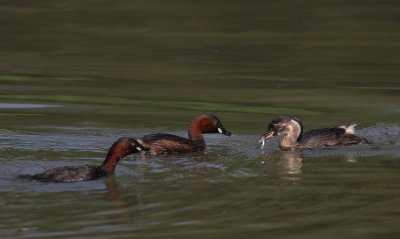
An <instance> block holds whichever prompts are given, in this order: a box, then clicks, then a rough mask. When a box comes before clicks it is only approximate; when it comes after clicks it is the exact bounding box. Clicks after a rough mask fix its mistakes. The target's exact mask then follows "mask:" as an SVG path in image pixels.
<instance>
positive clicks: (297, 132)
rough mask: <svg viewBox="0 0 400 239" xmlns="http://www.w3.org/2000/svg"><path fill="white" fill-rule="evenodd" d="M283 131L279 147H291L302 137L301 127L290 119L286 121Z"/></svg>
mask: <svg viewBox="0 0 400 239" xmlns="http://www.w3.org/2000/svg"><path fill="white" fill-rule="evenodd" d="M283 133H284V136H283V137H282V138H281V143H280V147H281V148H282V149H293V148H295V147H296V146H297V143H298V141H299V140H300V139H301V137H302V133H303V127H302V125H300V123H299V122H297V121H296V120H293V119H292V120H290V121H289V122H288V123H287V125H286V129H285V131H284V132H283Z"/></svg>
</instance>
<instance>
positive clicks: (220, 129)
mask: <svg viewBox="0 0 400 239" xmlns="http://www.w3.org/2000/svg"><path fill="white" fill-rule="evenodd" d="M218 132H219V133H220V134H224V135H226V136H231V135H232V133H231V132H229V131H228V130H226V129H225V128H224V127H218Z"/></svg>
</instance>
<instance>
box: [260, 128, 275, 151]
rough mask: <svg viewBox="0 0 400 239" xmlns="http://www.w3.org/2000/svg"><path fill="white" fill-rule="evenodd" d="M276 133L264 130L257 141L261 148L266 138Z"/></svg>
mask: <svg viewBox="0 0 400 239" xmlns="http://www.w3.org/2000/svg"><path fill="white" fill-rule="evenodd" d="M277 134H278V133H277V132H276V131H267V132H265V133H264V134H263V135H262V136H261V137H260V139H259V140H258V142H259V143H260V144H261V148H264V145H265V142H267V140H269V139H271V138H273V137H275V136H276V135H277Z"/></svg>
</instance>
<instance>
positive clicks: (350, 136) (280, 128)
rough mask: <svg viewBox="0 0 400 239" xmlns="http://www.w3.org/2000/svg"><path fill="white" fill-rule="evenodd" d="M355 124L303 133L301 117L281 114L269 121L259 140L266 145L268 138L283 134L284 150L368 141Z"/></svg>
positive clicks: (281, 144)
mask: <svg viewBox="0 0 400 239" xmlns="http://www.w3.org/2000/svg"><path fill="white" fill-rule="evenodd" d="M355 126H356V124H353V125H350V126H340V127H337V128H322V129H314V130H310V131H307V132H305V133H303V123H302V122H301V121H300V119H299V118H297V117H294V116H279V117H277V118H275V119H273V120H272V121H271V123H269V125H268V131H267V132H266V133H264V135H263V136H261V138H260V141H259V142H260V143H262V147H264V144H265V142H266V140H268V139H271V138H273V137H275V136H277V135H281V134H282V135H283V137H282V138H281V141H280V148H281V149H283V150H293V149H296V148H309V149H310V148H316V147H323V146H332V145H350V144H365V143H368V141H367V140H366V139H365V138H363V137H360V136H357V135H355V134H354V127H355Z"/></svg>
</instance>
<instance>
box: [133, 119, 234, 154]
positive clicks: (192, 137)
mask: <svg viewBox="0 0 400 239" xmlns="http://www.w3.org/2000/svg"><path fill="white" fill-rule="evenodd" d="M204 133H220V134H224V135H227V136H231V133H230V132H229V131H227V130H226V129H225V128H224V126H223V125H222V123H221V121H220V120H219V119H218V118H217V117H216V116H215V115H213V114H202V115H199V116H197V117H196V118H194V119H193V120H192V122H191V124H190V128H189V131H188V134H189V138H188V139H187V138H183V137H180V136H177V135H172V134H163V133H158V134H149V135H145V136H142V137H141V138H139V139H138V142H139V143H140V144H142V145H143V146H144V147H146V148H149V149H150V150H149V151H148V152H149V153H150V154H154V155H157V154H168V153H187V152H195V151H203V150H205V148H206V143H205V142H204V137H203V134H204Z"/></svg>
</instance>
